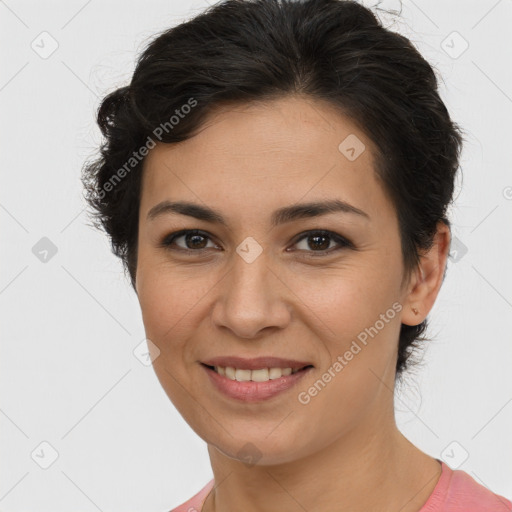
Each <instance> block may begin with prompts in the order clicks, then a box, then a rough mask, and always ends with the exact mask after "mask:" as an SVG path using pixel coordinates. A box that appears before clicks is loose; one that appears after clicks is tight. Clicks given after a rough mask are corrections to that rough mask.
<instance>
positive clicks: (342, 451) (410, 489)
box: [202, 419, 441, 512]
mask: <svg viewBox="0 0 512 512" xmlns="http://www.w3.org/2000/svg"><path fill="white" fill-rule="evenodd" d="M370 424H371V423H370ZM386 424H387V425H390V426H389V428H384V426H385V425H386ZM371 425H372V429H369V428H362V427H360V426H358V427H357V428H355V429H353V431H351V432H349V433H344V435H343V436H340V437H339V438H338V439H337V440H336V441H335V442H334V443H332V444H330V445H328V446H325V447H324V448H323V449H322V450H319V451H316V452H315V453H313V454H310V455H307V456H305V457H302V458H300V459H296V460H294V461H292V462H287V463H284V464H277V465H269V466H260V465H254V466H252V467H247V466H246V465H244V464H243V463H241V462H240V461H237V460H234V459H231V458H229V457H226V456H225V455H224V454H223V453H222V452H220V451H219V450H218V449H217V448H215V447H214V446H212V445H208V451H209V454H210V460H211V464H212V469H213V473H214V479H215V483H216V485H217V484H218V485H217V487H216V488H215V489H212V491H211V493H210V494H209V495H208V497H207V499H206V501H205V503H204V506H203V509H202V512H220V511H222V512H235V511H239V510H244V512H263V511H268V510H281V511H284V512H286V511H296V510H300V509H303V510H308V511H309V512H321V511H325V510H336V511H337V512H349V511H353V510H356V509H357V510H363V509H364V510H379V511H380V512H388V511H389V512H391V511H393V512H396V511H397V510H400V512H418V511H419V510H420V508H421V507H422V505H423V504H424V503H425V502H426V501H427V499H428V497H429V496H430V494H431V493H432V491H433V490H434V487H435V485H436V483H437V481H438V480H439V477H440V475H441V465H440V464H439V462H437V461H436V460H435V459H433V458H432V457H429V456H428V455H426V454H425V453H423V452H422V451H421V450H419V449H418V448H416V447H415V446H414V445H412V443H410V442H409V441H408V440H407V439H406V438H405V437H404V436H403V435H402V434H401V432H400V431H399V430H398V428H397V427H396V425H395V422H394V419H393V421H391V422H389V421H388V422H386V423H381V424H380V425H379V423H373V424H371ZM375 425H378V428H377V429H376V428H375Z"/></svg>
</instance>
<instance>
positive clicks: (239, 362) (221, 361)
mask: <svg viewBox="0 0 512 512" xmlns="http://www.w3.org/2000/svg"><path fill="white" fill-rule="evenodd" d="M202 363H203V364H206V365H208V366H222V367H223V368H226V367H228V366H230V367H231V368H239V369H240V370H259V369H261V368H291V369H292V370H293V369H296V368H297V369H299V368H303V367H304V366H313V365H312V364H311V363H309V362H307V361H296V360H294V359H282V358H280V357H271V356H263V357H255V358H253V359H245V358H243V357H236V356H225V357H223V356H220V357H213V358H211V359H208V360H207V361H202Z"/></svg>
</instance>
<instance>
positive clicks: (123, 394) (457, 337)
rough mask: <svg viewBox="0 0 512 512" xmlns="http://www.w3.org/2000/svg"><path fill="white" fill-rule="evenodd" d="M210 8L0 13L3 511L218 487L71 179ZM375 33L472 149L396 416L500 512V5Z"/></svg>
mask: <svg viewBox="0 0 512 512" xmlns="http://www.w3.org/2000/svg"><path fill="white" fill-rule="evenodd" d="M375 3H376V2H365V5H368V6H370V5H373V4H375ZM208 5H209V4H208V3H206V2H204V1H202V0H197V1H170V0H165V1H164V0H154V1H152V2H126V1H120V0H115V1H114V0H107V1H102V2H100V1H99V0H89V1H86V0H68V1H66V2H64V1H49V0H46V1H36V0H31V1H28V0H24V1H21V0H2V1H0V55H1V56H0V58H1V63H0V107H1V116H0V141H1V153H0V168H1V187H0V222H1V233H2V240H3V242H2V243H1V244H0V251H1V274H0V314H1V316H2V318H1V327H2V330H1V334H2V336H1V357H0V365H1V366H0V382H1V390H2V394H1V404H0V426H1V429H2V435H1V437H0V449H1V452H0V461H1V464H0V510H1V511H3V512H21V511H23V512H28V511H38V512H47V511H48V512H49V511H52V512H61V511H68V510H75V511H84V512H88V511H95V510H100V511H107V510H108V511H127V510H131V511H139V512H148V511H155V512H157V511H161V512H163V511H168V510H170V509H171V508H172V507H174V506H176V505H178V504H179V503H181V502H183V501H185V500H186V499H188V498H190V497H191V496H192V495H193V494H195V493H196V492H197V491H198V490H199V489H200V488H201V487H202V486H203V485H205V484H206V482H207V481H208V480H209V479H210V478H212V471H211V468H210V464H209V459H208V454H207V451H206V444H205V443H204V442H203V441H202V440H201V439H200V438H198V437H197V436H196V434H195V433H194V432H193V431H192V430H191V428H190V427H189V426H188V425H187V424H186V423H185V421H184V420H183V419H182V418H181V416H180V415H179V414H178V413H177V411H176V410H175V409H174V406H173V405H172V403H171V402H170V401H169V400H168V398H167V396H166V395H165V393H164V392H163V390H162V389H161V387H160V384H159V382H158V380H157V379H156V376H155V374H154V371H153V369H152V367H151V366H145V365H144V364H143V363H142V362H141V361H140V359H139V358H138V357H137V354H139V355H140V353H141V351H142V350H143V348H142V347H143V345H141V343H145V342H144V339H145V335H144V330H143V325H142V319H141V314H140V310H139V306H138V302H137V299H136V296H135V294H134V292H133V291H132V289H131V287H130V285H129V282H128V280H127V279H126V278H125V277H124V275H123V272H122V268H121V264H120V261H118V260H117V259H116V258H115V257H114V256H113V255H112V254H111V252H110V247H109V243H108V240H107V238H106V236H105V235H104V234H102V233H101V232H98V231H95V230H93V229H92V228H91V227H90V226H89V225H88V222H89V219H88V217H87V215H86V212H85V210H84V208H85V203H84V201H83V199H82V189H81V183H80V171H81V167H82V165H83V163H84V161H85V160H87V159H89V158H91V157H92V156H94V154H95V151H96V149H97V147H98V145H99V143H100V142H101V137H100V133H99V129H98V128H97V127H96V125H95V121H94V119H95V112H96V109H97V107H98V104H99V101H100V99H101V98H102V97H103V96H104V95H105V94H106V93H108V92H110V91H111V90H113V89H115V88H117V87H119V86H122V85H126V84H128V82H129V80H130V77H131V74H132V72H133V69H134V63H135V59H136V57H137V55H138V54H139V53H140V51H141V50H142V49H143V48H144V47H145V45H146V44H147V42H148V41H149V40H150V39H151V38H152V37H153V35H154V34H156V33H157V32H159V31H161V30H163V29H165V28H168V27H170V26H173V25H175V24H177V23H179V22H180V21H183V20H185V19H188V18H190V17H192V16H193V15H195V14H197V13H198V12H200V11H201V10H203V9H204V8H205V7H207V6H208ZM398 5H399V4H398V2H386V1H384V2H381V7H384V8H391V9H393V8H397V7H398ZM383 20H384V21H385V23H386V26H390V27H391V28H393V29H394V30H397V31H399V32H401V33H403V34H404V35H406V36H408V37H410V38H411V40H412V41H413V42H414V44H415V45H416V46H417V47H418V49H419V50H420V51H421V52H422V54H423V55H424V56H425V57H426V58H427V59H428V60H429V62H430V63H431V64H432V65H433V66H435V68H436V70H437V72H438V75H439V77H440V78H441V94H442V97H443V99H444V100H445V102H446V104H447V106H448V109H449V111H450V113H451V115H452V117H453V119H454V120H455V121H456V122H457V123H459V124H460V125H461V126H462V127H463V128H464V130H465V132H466V138H467V139H468V140H467V142H466V144H465V147H464V152H463V156H462V160H461V168H462V176H463V179H460V178H459V180H458V182H457V193H456V207H455V208H453V209H452V211H451V219H452V222H453V235H454V244H455V245H454V246H452V252H451V256H450V260H449V263H448V273H447V276H446V279H445V282H444V284H443V287H442V290H441V293H440V296H439V298H438V300H437V302H436V304H435V307H434V309H433V310H432V312H431V314H430V316H429V318H430V323H431V327H430V330H429V334H430V335H431V336H432V337H433V338H434V339H433V341H432V342H429V343H428V344H427V345H428V346H427V347H426V350H425V351H424V357H423V362H422V365H421V366H420V367H418V368H417V369H416V370H414V371H412V372H410V374H409V375H408V376H407V378H406V381H405V383H404V385H403V386H401V387H400V388H399V389H398V390H397V393H396V395H397V401H396V402H397V420H398V422H399V426H400V428H401V430H402V431H403V432H404V434H405V435H406V436H407V437H408V438H409V439H410V440H411V441H412V442H413V443H415V444H416V445H418V446H419V447H420V448H421V449H422V450H424V451H425V452H427V453H429V454H431V455H432V456H435V457H438V458H442V459H443V460H445V461H446V462H447V463H448V464H449V465H450V466H452V467H454V468H459V469H462V470H464V471H466V472H468V473H469V474H470V475H471V476H472V477H473V478H475V479H476V480H477V481H479V482H480V483H482V484H484V485H486V486H487V487H489V488H490V489H491V490H493V491H494V492H497V493H499V494H502V495H504V496H506V497H508V498H511V497H512V457H511V454H512V439H511V436H510V432H512V428H511V426H512V376H511V375H512V374H511V372H510V368H511V362H512V343H511V342H512V336H511V334H510V326H511V323H512V322H511V321H512V268H511V265H510V262H511V261H512V236H511V233H512V230H511V229H510V228H511V224H512V222H511V221H512V173H511V168H512V166H511V164H512V156H511V152H510V149H511V141H512V128H511V123H510V119H511V115H512V68H511V66H510V62H512V55H511V53H512V31H511V30H510V25H511V24H512V2H510V0H501V1H496V0H485V1H484V0H479V1H475V0H473V1H467V0H457V1H445V0H442V1H441V0H436V1H432V0H430V1H426V0H415V1H414V2H413V1H410V0H406V1H405V2H404V5H403V12H402V17H401V20H400V21H395V22H393V21H392V19H390V18H389V17H386V16H385V15H383ZM391 24H392V25H391ZM45 466H47V467H46V469H45Z"/></svg>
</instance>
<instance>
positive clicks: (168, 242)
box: [160, 229, 354, 258]
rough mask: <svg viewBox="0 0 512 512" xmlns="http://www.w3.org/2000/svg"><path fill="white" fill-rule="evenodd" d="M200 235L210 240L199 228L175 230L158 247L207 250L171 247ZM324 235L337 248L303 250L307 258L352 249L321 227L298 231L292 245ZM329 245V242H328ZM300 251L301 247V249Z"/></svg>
mask: <svg viewBox="0 0 512 512" xmlns="http://www.w3.org/2000/svg"><path fill="white" fill-rule="evenodd" d="M188 234H190V235H200V236H202V237H204V238H207V239H209V240H211V237H210V235H209V234H208V233H206V232H205V231H201V230H200V229H182V230H181V231H176V232H174V233H170V234H169V235H167V236H166V237H165V238H164V239H163V240H162V242H161V244H160V247H162V248H164V249H166V250H170V251H171V250H175V251H180V252H185V253H202V252H203V251H206V250H208V249H209V248H203V249H185V248H183V247H178V248H175V247H172V244H173V243H174V242H175V240H176V239H178V238H181V237H183V236H186V235H188ZM315 235H316V236H325V237H328V238H331V240H332V241H334V242H336V243H337V244H339V247H337V248H330V249H327V250H319V251H312V250H309V251H305V252H306V253H311V254H308V255H307V256H306V255H305V256H306V257H308V258H318V257H320V258H321V257H325V256H329V255H330V254H332V253H333V252H337V251H339V250H341V249H347V248H350V249H354V245H353V244H352V242H350V241H349V240H347V239H346V238H344V237H342V236H340V235H338V234H337V233H333V232H332V231H326V230H323V229H316V230H310V231H305V232H303V233H300V234H299V235H297V236H298V238H296V240H295V242H294V243H293V245H296V244H298V243H299V242H301V241H302V240H304V239H307V238H309V237H312V236H315ZM329 245H330V244H329ZM301 251H302V249H301Z"/></svg>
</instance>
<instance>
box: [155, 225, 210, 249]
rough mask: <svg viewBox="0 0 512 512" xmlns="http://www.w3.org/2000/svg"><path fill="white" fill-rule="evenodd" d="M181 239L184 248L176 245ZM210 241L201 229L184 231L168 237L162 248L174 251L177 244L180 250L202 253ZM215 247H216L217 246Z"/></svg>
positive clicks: (164, 240)
mask: <svg viewBox="0 0 512 512" xmlns="http://www.w3.org/2000/svg"><path fill="white" fill-rule="evenodd" d="M180 239H183V242H182V243H183V244H184V245H185V246H184V247H183V246H182V245H179V244H176V241H177V240H180ZM208 240H210V236H209V235H208V234H207V233H204V232H203V231H201V230H199V229H183V230H181V231H178V232H176V233H171V234H170V235H168V236H166V237H165V238H164V239H163V240H162V243H161V246H162V247H164V248H166V249H174V247H173V244H176V245H177V249H178V250H183V251H194V252H200V251H202V250H205V249H207V248H208V247H207V245H208ZM212 243H213V242H212ZM210 247H211V246H210ZM213 247H216V246H215V244H214V245H213Z"/></svg>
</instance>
